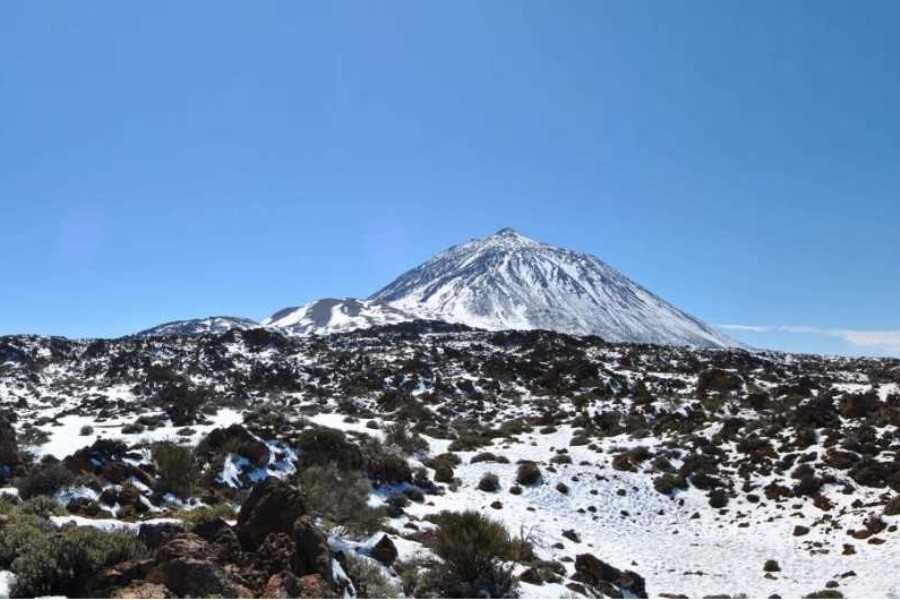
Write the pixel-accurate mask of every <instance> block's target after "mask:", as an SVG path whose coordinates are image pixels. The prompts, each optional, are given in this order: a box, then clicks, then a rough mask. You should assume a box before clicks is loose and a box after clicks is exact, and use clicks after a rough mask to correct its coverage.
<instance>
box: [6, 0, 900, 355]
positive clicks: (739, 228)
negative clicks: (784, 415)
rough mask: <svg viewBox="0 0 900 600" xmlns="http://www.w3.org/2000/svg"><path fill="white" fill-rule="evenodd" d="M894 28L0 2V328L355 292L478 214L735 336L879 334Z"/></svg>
mask: <svg viewBox="0 0 900 600" xmlns="http://www.w3.org/2000/svg"><path fill="white" fill-rule="evenodd" d="M898 22H900V3H897V2H875V1H871V2H865V3H851V2H825V1H815V2H812V1H810V2H801V1H797V2H781V1H778V2H774V1H773V2H743V1H740V2H738V1H723V0H715V1H709V2H700V1H692V2H675V1H672V2H632V1H621V2H601V1H597V0H590V1H584V2H577V1H567V2H553V1H550V0H547V1H542V2H527V1H516V2H500V1H496V2H484V1H472V2H467V1H454V2H441V3H436V2H424V1H420V0H415V1H409V2H399V1H398V2H353V1H335V2H324V3H318V2H287V1H284V2H278V3H273V2H262V1H259V2H257V1H255V2H191V3H182V2H171V3H170V2H152V3H145V4H142V5H140V6H138V5H136V4H132V3H122V2H90V3H84V2H49V1H48V2H28V1H13V0H10V1H7V2H3V3H0V115H2V118H0V255H2V267H0V273H2V276H0V280H2V284H0V333H17V332H36V333H44V334H62V335H69V336H94V335H98V336H114V335H120V334H124V333H127V332H130V331H134V330H136V329H140V328H143V327H146V326H149V325H153V324H155V323H158V322H161V321H165V320H171V319H177V318H186V317H195V316H203V315H208V314H237V315H243V316H249V317H254V318H261V317H264V316H266V315H268V314H270V313H272V312H273V311H275V310H276V309H279V308H281V307H283V306H286V305H292V304H298V303H302V302H305V301H308V300H311V299H314V298H318V297H323V296H366V295H368V294H370V293H371V292H373V291H375V290H376V289H377V288H379V287H380V286H381V285H383V284H385V283H387V282H388V281H389V280H391V279H392V278H393V277H394V276H396V275H397V274H399V273H400V272H401V271H403V270H405V269H406V268H409V267H411V266H413V265H415V264H417V263H418V262H420V261H421V260H423V259H425V258H427V257H429V256H431V255H432V254H434V253H435V252H436V251H439V250H441V249H443V248H445V247H447V246H449V245H452V244H454V243H457V242H460V241H464V240H466V239H468V238H471V237H476V236H481V235H484V234H487V233H491V232H493V231H494V230H496V229H499V228H500V227H503V226H507V225H508V226H512V227H514V228H516V229H518V230H520V231H521V232H523V233H524V234H526V235H529V236H531V237H534V238H537V239H541V240H544V241H548V242H552V243H556V244H559V245H562V246H567V247H571V248H575V249H579V250H583V251H588V252H591V253H593V254H596V255H597V256H599V257H601V258H602V259H604V260H606V261H607V262H609V263H610V264H612V265H614V266H616V267H618V268H619V269H621V270H622V271H624V272H625V273H627V274H629V275H630V276H631V277H632V278H634V279H635V280H637V281H638V282H640V283H642V284H643V285H645V286H646V287H648V288H649V289H651V290H653V291H655V292H656V293H658V294H659V295H661V296H662V297H664V298H666V299H667V300H669V301H671V302H673V303H674V304H676V305H678V306H680V307H682V308H684V309H685V310H688V311H689V312H692V313H694V314H696V315H697V316H699V317H701V318H703V319H704V320H706V321H708V322H710V323H713V324H737V325H745V326H753V327H756V328H758V330H757V331H750V330H735V329H731V330H730V332H731V333H732V334H733V335H735V336H736V337H739V338H740V339H743V340H746V341H748V342H750V343H753V344H758V345H763V346H772V347H777V348H784V349H791V350H802V351H821V352H847V353H860V352H862V353H888V352H893V353H898V354H900V332H898V331H900V310H898V309H900V261H898V259H900V234H898V233H900V232H898V226H900V110H898V107H900V77H898V71H897V69H898V57H900V36H898V35H897V23H898ZM782 327H791V328H796V327H804V328H809V329H804V330H802V331H803V332H798V330H794V329H792V330H784V329H778V328H782ZM859 332H875V333H874V334H870V335H874V336H875V338H859V336H858V334H859ZM854 336H856V337H854ZM861 339H862V341H863V343H860V340H861Z"/></svg>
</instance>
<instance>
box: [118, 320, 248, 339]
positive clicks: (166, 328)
mask: <svg viewBox="0 0 900 600" xmlns="http://www.w3.org/2000/svg"><path fill="white" fill-rule="evenodd" d="M254 327H259V323H257V322H256V321H254V320H252V319H246V318H244V317H226V316H215V317H206V318H203V319H187V320H184V321H170V322H169V323H163V324H162V325H157V326H156V327H151V328H150V329H145V330H143V331H140V332H138V333H136V334H134V337H143V338H148V337H158V336H164V335H179V336H196V335H207V334H210V335H218V334H220V333H225V332H226V331H228V330H230V329H253V328H254Z"/></svg>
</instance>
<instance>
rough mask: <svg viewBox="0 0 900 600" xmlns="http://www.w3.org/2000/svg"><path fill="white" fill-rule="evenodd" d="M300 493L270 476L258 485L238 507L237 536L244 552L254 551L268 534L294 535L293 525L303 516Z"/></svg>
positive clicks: (303, 509) (303, 508) (303, 510)
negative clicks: (239, 509) (239, 507)
mask: <svg viewBox="0 0 900 600" xmlns="http://www.w3.org/2000/svg"><path fill="white" fill-rule="evenodd" d="M305 512H306V511H305V507H304V503H303V498H302V496H301V494H300V490H298V489H297V488H295V487H293V486H291V485H289V484H288V483H286V482H284V481H281V480H280V479H276V478H274V477H269V478H267V479H266V480H265V481H263V482H261V483H259V484H257V485H256V486H255V487H254V488H253V490H252V491H251V492H250V496H249V497H248V498H247V500H246V501H245V502H244V504H243V505H242V506H241V512H240V514H239V515H238V521H237V536H238V539H239V540H240V541H241V545H242V546H243V547H244V548H245V549H246V550H251V551H252V550H256V549H257V548H258V547H259V545H260V544H262V542H263V540H265V539H266V536H267V535H269V534H270V533H287V534H293V533H294V523H295V522H296V521H297V519H298V518H300V516H302V515H303V514H304V513H305Z"/></svg>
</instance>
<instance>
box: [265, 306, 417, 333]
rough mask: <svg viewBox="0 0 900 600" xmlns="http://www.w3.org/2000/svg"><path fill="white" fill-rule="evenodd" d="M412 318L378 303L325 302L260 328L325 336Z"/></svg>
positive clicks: (280, 314)
mask: <svg viewBox="0 0 900 600" xmlns="http://www.w3.org/2000/svg"><path fill="white" fill-rule="evenodd" d="M414 318H415V317H413V316H412V315H410V314H408V313H405V312H403V311H401V310H398V309H396V308H394V307H391V306H388V305H386V304H383V303H381V302H372V301H369V300H357V299H355V298H344V299H342V300H341V299H337V298H325V299H322V300H316V301H315V302H310V303H309V304H304V305H303V306H299V307H293V308H285V309H283V310H280V311H278V312H277V313H275V314H274V315H272V316H271V317H269V318H268V319H265V320H263V322H262V324H263V325H264V326H266V327H276V328H278V329H281V330H283V331H285V332H286V333H288V334H291V335H328V334H330V333H340V332H344V331H353V330H355V329H366V328H368V327H375V326H377V325H391V324H393V323H400V322H403V321H411V320H413V319H414Z"/></svg>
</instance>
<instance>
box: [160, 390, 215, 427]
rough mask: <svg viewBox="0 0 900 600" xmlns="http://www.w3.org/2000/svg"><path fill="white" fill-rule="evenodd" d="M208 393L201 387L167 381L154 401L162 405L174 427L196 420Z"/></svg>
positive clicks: (189, 423) (208, 395)
mask: <svg viewBox="0 0 900 600" xmlns="http://www.w3.org/2000/svg"><path fill="white" fill-rule="evenodd" d="M209 398H210V393H209V392H208V391H207V390H205V389H203V388H195V387H191V386H188V385H179V384H176V383H169V384H166V385H165V387H163V388H162V389H161V390H160V391H159V392H158V393H157V396H156V403H157V404H158V405H159V406H161V407H162V409H163V411H164V412H165V413H166V416H168V417H169V419H171V420H172V425H174V426H175V427H183V426H185V425H191V424H192V423H194V422H195V421H196V420H197V417H198V415H199V414H200V411H201V409H202V408H203V405H204V404H206V402H207V400H209Z"/></svg>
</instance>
